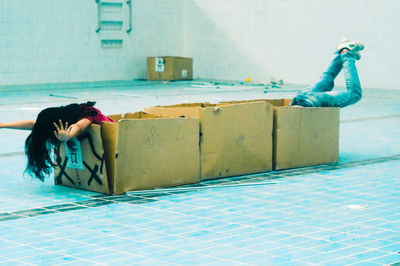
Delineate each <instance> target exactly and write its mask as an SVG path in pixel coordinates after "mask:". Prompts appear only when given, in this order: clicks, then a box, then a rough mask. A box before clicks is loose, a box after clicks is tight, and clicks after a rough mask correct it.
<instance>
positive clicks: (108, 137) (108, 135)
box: [101, 122, 119, 194]
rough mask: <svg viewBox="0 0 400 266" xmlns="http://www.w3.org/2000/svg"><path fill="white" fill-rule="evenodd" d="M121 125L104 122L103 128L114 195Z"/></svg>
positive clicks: (109, 178) (107, 164)
mask: <svg viewBox="0 0 400 266" xmlns="http://www.w3.org/2000/svg"><path fill="white" fill-rule="evenodd" d="M118 125H119V123H111V122H103V123H102V126H101V137H102V141H103V147H104V159H105V162H106V170H107V176H108V181H109V193H110V194H111V193H114V190H115V189H114V187H115V183H116V180H115V177H116V175H115V171H116V170H115V168H116V166H115V155H116V153H117V135H118Z"/></svg>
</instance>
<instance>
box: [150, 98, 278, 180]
mask: <svg viewBox="0 0 400 266" xmlns="http://www.w3.org/2000/svg"><path fill="white" fill-rule="evenodd" d="M188 106H190V104H189V105H188V104H184V105H174V106H163V107H153V108H148V109H145V111H146V112H150V113H154V114H157V115H167V116H172V117H179V116H182V115H184V116H186V117H199V118H200V132H201V141H200V157H201V178H202V179H203V180H205V179H213V178H219V177H226V176H234V175H242V174H249V173H256V172H263V171H269V170H271V169H272V113H273V110H272V105H270V104H269V103H267V102H265V101H264V102H249V103H242V104H218V105H213V104H207V103H206V104H195V105H194V106H192V107H188Z"/></svg>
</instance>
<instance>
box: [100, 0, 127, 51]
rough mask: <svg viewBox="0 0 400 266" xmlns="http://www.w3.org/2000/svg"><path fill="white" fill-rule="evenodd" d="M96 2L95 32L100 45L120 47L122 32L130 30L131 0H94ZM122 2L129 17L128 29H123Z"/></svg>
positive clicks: (125, 32)
mask: <svg viewBox="0 0 400 266" xmlns="http://www.w3.org/2000/svg"><path fill="white" fill-rule="evenodd" d="M95 2H96V4H97V28H96V33H97V34H98V35H100V40H101V47H103V48H122V45H123V41H124V39H123V38H124V34H130V33H131V32H132V0H127V1H126V2H125V3H124V2H123V1H112V0H108V1H103V0H95ZM124 4H126V6H127V9H128V12H129V17H128V29H126V30H124V28H123V25H124V12H123V11H124Z"/></svg>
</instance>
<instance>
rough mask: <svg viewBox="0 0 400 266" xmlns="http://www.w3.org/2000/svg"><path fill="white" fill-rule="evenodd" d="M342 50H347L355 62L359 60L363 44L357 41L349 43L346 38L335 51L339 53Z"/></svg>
mask: <svg viewBox="0 0 400 266" xmlns="http://www.w3.org/2000/svg"><path fill="white" fill-rule="evenodd" d="M343 49H348V50H349V51H350V52H351V53H352V55H353V57H354V59H355V60H360V59H361V55H360V51H362V50H364V44H362V43H361V42H359V41H350V40H348V39H346V38H344V39H342V40H341V41H340V43H339V44H338V45H337V46H336V50H337V51H338V52H339V53H340V52H341V51H342V50H343Z"/></svg>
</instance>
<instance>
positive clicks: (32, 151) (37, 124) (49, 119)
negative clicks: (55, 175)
mask: <svg viewBox="0 0 400 266" xmlns="http://www.w3.org/2000/svg"><path fill="white" fill-rule="evenodd" d="M94 105H95V102H87V103H82V104H77V103H73V104H69V105H66V106H61V107H50V108H46V109H44V110H42V111H41V112H40V113H39V114H38V116H37V118H36V119H34V120H23V121H16V122H10V123H0V128H11V129H25V130H32V132H31V134H30V135H29V136H28V137H27V139H26V141H25V154H26V156H27V157H28V164H27V167H26V170H25V171H26V172H27V173H28V174H30V175H32V176H34V177H36V178H38V179H39V180H41V181H42V182H43V181H44V179H45V177H46V176H48V175H49V174H50V173H51V168H52V167H53V166H54V163H53V160H52V159H51V155H50V154H51V149H52V146H53V145H56V144H57V142H59V141H68V140H69V139H71V138H74V137H76V136H79V135H80V134H82V133H83V132H85V130H86V129H87V128H88V127H89V126H90V125H91V124H92V123H93V124H99V125H100V124H101V122H102V121H110V122H113V120H112V119H111V118H109V117H107V116H105V115H103V114H102V113H101V112H100V110H98V109H97V108H95V107H94Z"/></svg>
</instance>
